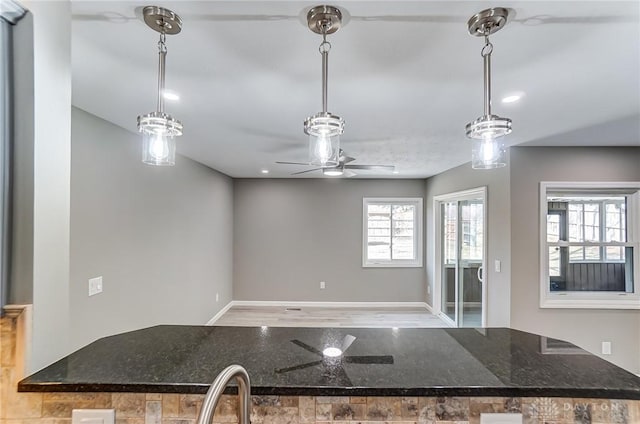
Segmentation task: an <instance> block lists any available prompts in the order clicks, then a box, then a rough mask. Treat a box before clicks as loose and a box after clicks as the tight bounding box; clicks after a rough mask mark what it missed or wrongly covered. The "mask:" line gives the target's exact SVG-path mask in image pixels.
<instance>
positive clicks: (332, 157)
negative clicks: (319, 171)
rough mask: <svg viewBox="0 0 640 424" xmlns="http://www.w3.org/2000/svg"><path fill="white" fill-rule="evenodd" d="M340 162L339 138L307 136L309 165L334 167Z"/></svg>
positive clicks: (321, 135)
mask: <svg viewBox="0 0 640 424" xmlns="http://www.w3.org/2000/svg"><path fill="white" fill-rule="evenodd" d="M339 160H340V136H339V135H336V136H333V137H331V136H328V135H326V134H320V135H317V136H316V135H310V136H309V164H311V165H317V166H323V167H324V166H336V165H338V162H339Z"/></svg>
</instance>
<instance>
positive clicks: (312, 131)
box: [304, 112, 344, 167]
mask: <svg viewBox="0 0 640 424" xmlns="http://www.w3.org/2000/svg"><path fill="white" fill-rule="evenodd" d="M304 132H305V133H306V134H308V135H309V164H311V165H317V166H323V167H324V166H337V165H338V163H339V162H340V134H342V133H343V132H344V120H342V118H340V117H339V116H335V115H332V114H330V113H323V112H321V113H318V114H317V115H315V116H312V117H309V118H307V120H306V121H305V122H304Z"/></svg>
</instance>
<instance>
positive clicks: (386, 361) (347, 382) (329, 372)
mask: <svg viewBox="0 0 640 424" xmlns="http://www.w3.org/2000/svg"><path fill="white" fill-rule="evenodd" d="M354 341H356V337H355V336H352V335H351V334H347V335H346V336H344V338H343V339H342V342H341V343H339V342H338V341H337V340H336V341H335V343H333V344H331V345H330V346H328V347H325V348H324V349H323V350H320V349H316V348H315V347H313V346H310V345H308V344H306V343H305V342H303V341H300V340H297V339H296V340H291V343H293V344H295V345H297V346H299V347H301V348H303V349H304V350H306V351H308V352H311V353H313V354H314V355H316V356H319V357H320V359H318V360H316V361H311V362H306V363H304V364H299V365H294V366H290V367H286V368H276V369H275V370H274V371H275V372H276V374H284V373H288V372H291V371H297V370H301V369H305V368H310V367H315V366H316V365H320V366H321V368H322V382H321V384H322V385H324V386H332V385H340V386H347V387H353V383H352V382H351V379H350V378H349V376H348V375H347V372H346V370H345V369H344V365H345V364H368V365H374V364H379V365H393V363H394V359H393V356H392V355H366V356H354V355H345V352H346V351H347V349H349V347H351V344H352V343H353V342H354Z"/></svg>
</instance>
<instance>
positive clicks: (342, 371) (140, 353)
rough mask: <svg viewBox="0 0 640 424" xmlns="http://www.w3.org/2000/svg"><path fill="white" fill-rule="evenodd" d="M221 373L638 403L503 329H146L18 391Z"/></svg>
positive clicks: (203, 385) (163, 383)
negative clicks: (332, 354) (238, 368)
mask: <svg viewBox="0 0 640 424" xmlns="http://www.w3.org/2000/svg"><path fill="white" fill-rule="evenodd" d="M348 336H354V337H355V340H353V341H352V343H351V344H350V345H349V347H348V348H347V349H345V352H344V354H343V356H342V357H341V358H337V359H334V358H327V357H324V356H323V354H322V350H323V349H325V348H326V347H336V346H337V347H341V346H343V345H344V344H345V343H347V344H348V341H349V340H350V337H348ZM230 364H240V365H243V366H244V367H245V368H246V369H247V371H248V372H249V375H250V377H251V386H252V390H251V392H252V394H255V395H269V394H274V395H278V394H279V395H308V396H349V395H350V396H561V397H581V398H610V399H640V377H637V376H635V375H633V374H631V373H629V372H627V371H625V370H623V369H621V368H619V367H617V366H615V365H613V364H611V363H609V362H607V361H604V360H602V359H600V358H598V357H596V356H594V355H591V354H589V353H587V352H585V351H582V350H580V349H578V348H576V347H575V346H573V345H569V344H568V343H561V342H558V341H555V340H553V339H545V338H544V337H541V336H537V335H535V334H530V333H525V332H521V331H516V330H510V329H505V328H494V329H436V328H429V329H418V328H406V329H405V328H401V329H390V328H368V329H363V328H278V327H262V328H260V327H204V326H175V325H166V326H158V327H151V328H147V329H143V330H138V331H132V332H129V333H124V334H120V335H117V336H112V337H105V338H103V339H100V340H98V341H96V342H94V343H91V344H90V345H88V346H86V347H84V348H82V349H80V350H78V351H77V352H75V353H72V354H71V355H69V356H67V357H66V358H64V359H62V360H60V361H58V362H56V363H54V364H52V365H50V366H49V367H47V368H45V369H43V370H41V371H39V372H37V373H35V374H33V375H31V376H30V377H27V378H26V379H24V380H22V381H21V382H20V383H19V386H18V389H19V391H23V392H24V391H33V392H61V391H64V392H96V391H98V392H165V393H206V391H207V388H208V386H209V384H210V383H211V382H212V381H213V379H214V378H215V376H216V375H217V374H218V373H219V372H220V371H221V370H222V369H224V368H225V367H226V366H228V365H230ZM233 390H234V389H233V388H230V389H229V390H228V392H229V393H232V392H233Z"/></svg>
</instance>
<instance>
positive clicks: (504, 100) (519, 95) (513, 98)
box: [502, 93, 524, 103]
mask: <svg viewBox="0 0 640 424" xmlns="http://www.w3.org/2000/svg"><path fill="white" fill-rule="evenodd" d="M522 96H524V93H515V94H512V95H510V96H506V97H503V98H502V103H515V102H517V101H518V100H520V99H521V98H522Z"/></svg>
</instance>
